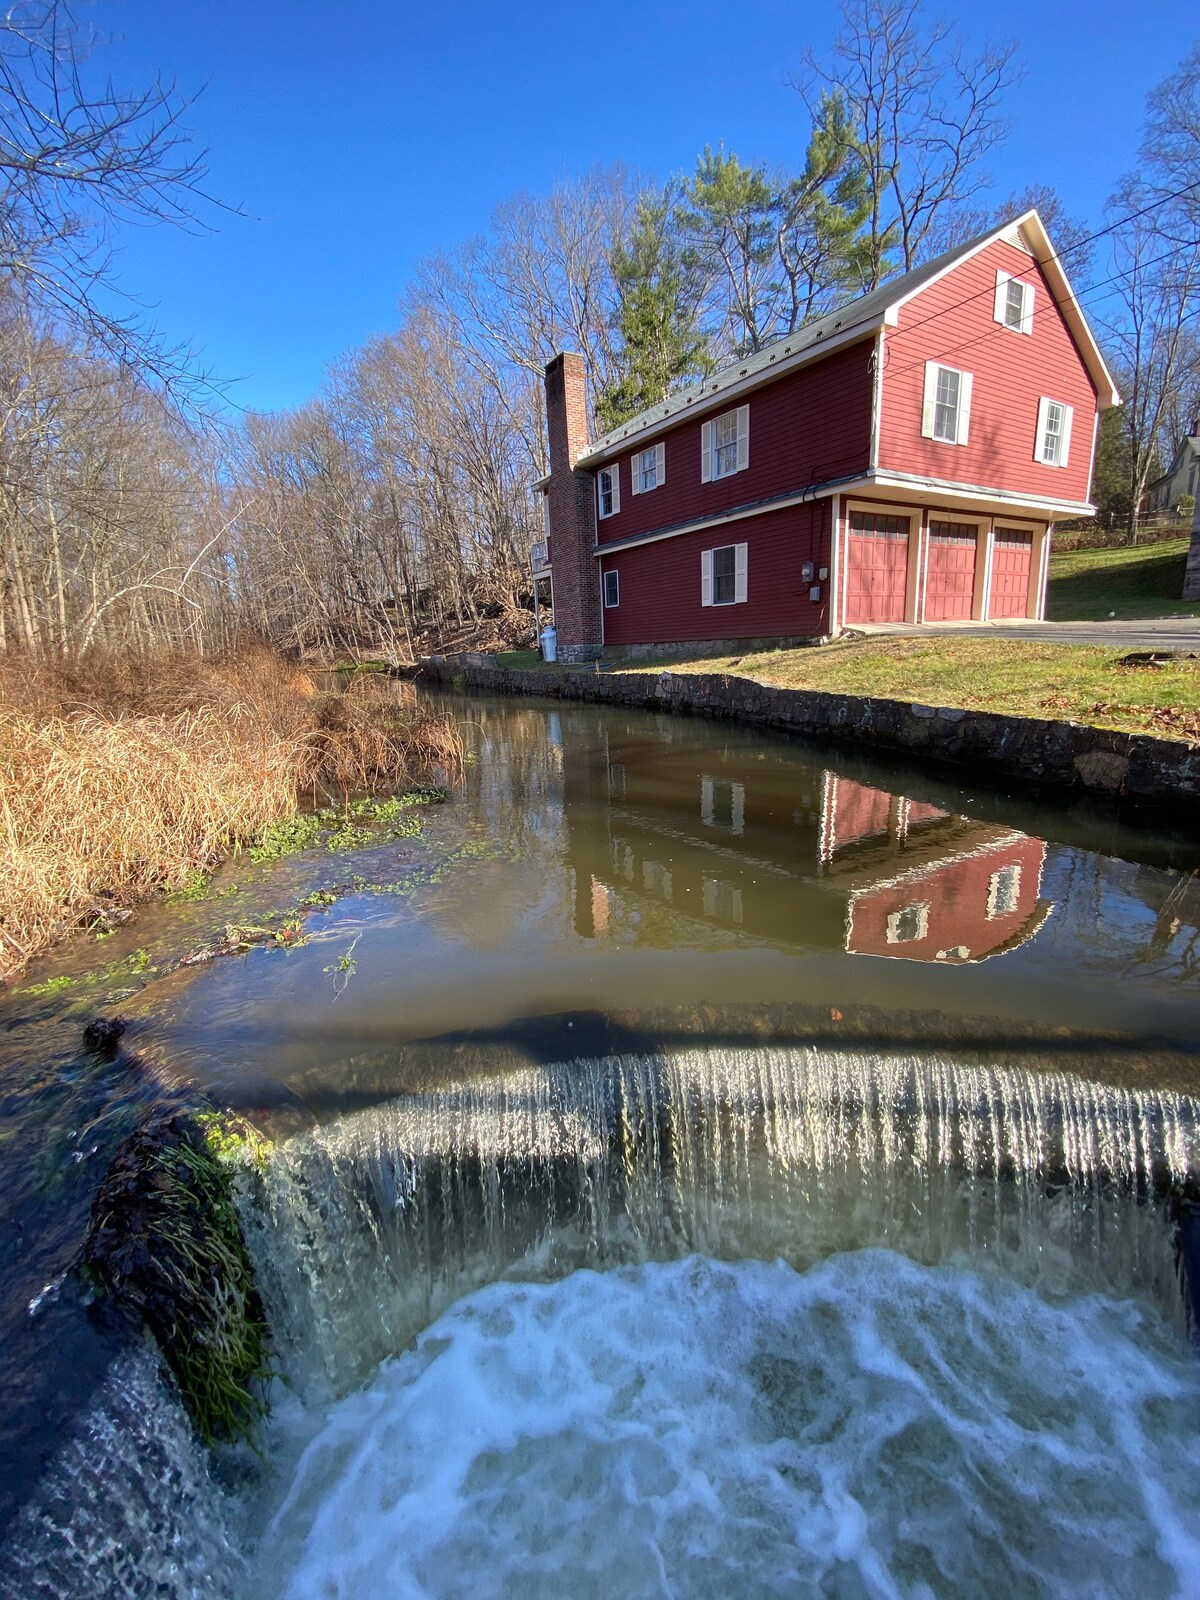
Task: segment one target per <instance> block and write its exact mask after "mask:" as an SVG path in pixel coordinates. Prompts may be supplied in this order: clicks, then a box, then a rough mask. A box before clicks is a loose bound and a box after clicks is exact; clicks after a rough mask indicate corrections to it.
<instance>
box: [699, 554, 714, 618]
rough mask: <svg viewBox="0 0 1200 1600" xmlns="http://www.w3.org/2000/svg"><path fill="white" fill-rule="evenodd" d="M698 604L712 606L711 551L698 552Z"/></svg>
mask: <svg viewBox="0 0 1200 1600" xmlns="http://www.w3.org/2000/svg"><path fill="white" fill-rule="evenodd" d="M700 604H701V605H702V606H710V605H712V551H711V550H701V552H700Z"/></svg>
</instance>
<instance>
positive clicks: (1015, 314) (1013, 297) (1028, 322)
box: [995, 272, 1034, 333]
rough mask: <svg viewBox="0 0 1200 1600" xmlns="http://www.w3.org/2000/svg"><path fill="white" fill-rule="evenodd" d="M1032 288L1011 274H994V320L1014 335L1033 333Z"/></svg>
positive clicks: (1022, 279)
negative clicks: (1010, 330) (1009, 329)
mask: <svg viewBox="0 0 1200 1600" xmlns="http://www.w3.org/2000/svg"><path fill="white" fill-rule="evenodd" d="M1033 296H1034V287H1033V284H1031V283H1026V282H1025V280H1024V278H1014V277H1013V276H1012V274H1011V273H1008V272H997V274H996V308H995V318H996V321H997V322H998V323H1000V324H1001V326H1002V327H1005V328H1011V329H1012V330H1013V332H1014V333H1032V332H1033Z"/></svg>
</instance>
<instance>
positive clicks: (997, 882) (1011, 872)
mask: <svg viewBox="0 0 1200 1600" xmlns="http://www.w3.org/2000/svg"><path fill="white" fill-rule="evenodd" d="M1020 898H1021V863H1020V862H1019V861H1013V862H1010V863H1009V865H1008V866H1007V867H1001V868H1000V870H999V872H993V873H992V875H991V877H990V878H989V879H988V898H987V914H988V916H989V917H1006V916H1008V914H1009V913H1010V912H1012V911H1015V910H1016V909H1017V904H1018V902H1019V900H1020Z"/></svg>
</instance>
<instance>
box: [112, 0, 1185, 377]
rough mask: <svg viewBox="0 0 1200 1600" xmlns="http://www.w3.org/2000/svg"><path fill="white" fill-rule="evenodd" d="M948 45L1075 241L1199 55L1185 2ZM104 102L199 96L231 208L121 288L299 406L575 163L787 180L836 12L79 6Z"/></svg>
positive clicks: (146, 0)
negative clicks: (972, 69) (1181, 71)
mask: <svg viewBox="0 0 1200 1600" xmlns="http://www.w3.org/2000/svg"><path fill="white" fill-rule="evenodd" d="M933 9H934V11H935V12H936V13H937V14H941V15H944V16H948V17H950V18H951V19H952V20H956V21H958V23H959V25H960V26H961V27H962V29H963V31H964V32H965V33H966V34H967V36H968V38H970V39H973V40H975V41H976V42H978V40H979V39H980V38H981V37H982V35H983V33H984V32H985V31H986V32H988V33H990V35H991V36H992V37H996V38H1002V37H1014V38H1016V40H1017V41H1018V43H1019V45H1020V47H1021V52H1022V56H1023V58H1024V60H1025V63H1026V65H1027V68H1028V73H1027V76H1026V78H1025V80H1024V82H1023V83H1021V84H1020V85H1019V86H1018V87H1017V88H1016V89H1015V90H1014V91H1012V93H1011V95H1010V97H1009V100H1008V102H1007V108H1008V113H1009V115H1010V117H1011V118H1012V120H1013V122H1014V124H1015V126H1014V130H1013V134H1012V137H1011V139H1010V140H1009V142H1008V143H1007V144H1006V145H1005V146H1004V147H1003V149H1002V150H1001V151H999V152H998V153H997V154H996V156H995V158H994V159H993V161H992V163H991V165H992V169H993V170H994V172H995V174H996V178H997V198H998V199H999V198H1003V197H1004V196H1005V195H1007V194H1008V193H1010V192H1012V191H1014V190H1017V189H1020V188H1023V187H1025V186H1027V185H1028V184H1031V183H1035V182H1044V183H1049V184H1051V185H1053V186H1054V187H1055V188H1057V189H1058V190H1059V191H1060V193H1061V194H1062V196H1063V198H1064V200H1065V201H1066V203H1067V205H1068V207H1069V208H1070V209H1071V210H1072V211H1073V212H1074V213H1075V214H1078V215H1081V216H1083V217H1085V218H1093V217H1096V216H1097V215H1098V213H1099V211H1100V208H1101V207H1102V205H1103V203H1104V199H1105V197H1106V195H1107V193H1108V192H1109V190H1110V188H1111V187H1112V184H1113V181H1114V179H1115V178H1116V177H1117V175H1118V174H1119V173H1120V172H1121V171H1122V170H1123V169H1124V168H1126V167H1127V166H1128V165H1129V164H1130V162H1131V160H1132V158H1133V154H1134V151H1135V149H1136V146H1137V141H1138V136H1139V131H1140V125H1141V120H1142V109H1143V102H1144V98H1145V94H1146V91H1147V90H1148V89H1149V88H1150V87H1152V86H1153V85H1154V84H1155V83H1157V82H1158V81H1159V80H1160V79H1161V78H1163V77H1164V76H1165V75H1166V74H1167V73H1168V72H1170V71H1171V70H1173V68H1174V67H1175V65H1176V64H1177V62H1178V60H1179V58H1180V56H1181V55H1182V54H1183V52H1184V50H1185V49H1186V48H1187V46H1188V45H1189V43H1190V42H1191V41H1192V40H1193V39H1195V38H1196V37H1200V12H1197V10H1196V8H1195V5H1194V0H1142V3H1141V4H1139V5H1137V6H1130V5H1129V4H1128V3H1127V0H1093V3H1090V4H1083V3H1080V0H1058V3H1057V4H1054V5H1050V4H1046V3H1044V0H1043V3H1040V4H1036V5H1034V4H1029V3H1027V0H1022V3H1020V4H1010V5H1008V6H1007V7H997V8H995V9H994V10H991V8H988V9H989V12H990V17H991V19H992V20H991V25H989V26H988V27H987V28H986V30H985V28H984V27H983V26H981V24H980V22H979V20H978V19H979V17H980V15H981V12H982V11H983V9H984V8H980V7H976V6H968V5H966V4H964V3H963V0H958V3H957V4H953V3H951V4H947V5H945V6H943V7H940V8H939V7H934V8H933ZM85 15H86V16H87V17H88V19H89V20H90V22H91V23H92V25H93V26H95V27H97V28H98V29H100V30H101V31H102V32H104V33H105V34H107V35H109V36H110V39H111V41H112V42H111V43H110V44H109V45H108V46H106V47H105V48H104V50H103V52H102V53H101V55H100V57H99V58H98V64H100V65H103V66H104V67H105V68H106V69H107V70H109V71H110V72H111V73H112V75H113V76H114V78H115V79H116V80H117V81H118V83H120V84H122V85H134V84H140V83H142V82H144V81H145V80H146V79H148V78H149V77H151V76H152V75H153V74H154V73H155V72H161V73H162V74H163V75H164V76H166V77H173V78H175V79H176V80H177V81H178V83H179V85H180V87H181V88H182V89H183V90H184V91H186V92H196V91H203V92H202V93H200V94H199V98H198V99H197V101H196V103H195V105H194V106H193V107H192V109H191V111H190V112H189V114H188V117H187V126H188V128H189V130H190V131H192V132H193V133H194V135H195V137H196V139H197V141H198V142H199V143H200V144H201V145H206V146H207V147H208V149H209V153H210V154H209V165H210V172H211V176H210V180H209V187H210V188H211V189H212V190H213V192H215V193H216V194H218V195H219V196H220V197H221V198H222V199H224V200H226V201H228V202H231V203H235V204H240V205H241V206H242V207H243V208H244V210H245V211H246V213H247V216H246V217H245V218H239V217H222V218H219V219H218V228H217V231H215V232H214V233H212V234H210V235H207V236H201V237H196V236H194V235H189V234H185V233H181V232H178V231H176V230H172V229H168V228H155V229H145V228H143V229H138V230H131V231H130V232H129V233H127V234H126V235H125V237H124V239H123V240H122V256H121V262H120V270H121V275H122V281H123V283H124V284H125V286H126V287H127V288H128V289H129V290H130V291H131V292H134V293H136V294H137V295H138V296H139V297H140V298H141V300H143V301H144V302H146V303H147V304H148V305H149V306H150V308H151V315H152V317H153V319H154V320H155V321H156V323H157V324H158V326H159V327H160V328H161V329H162V330H163V331H164V333H165V334H166V335H167V336H168V337H169V338H170V339H172V340H176V341H191V342H193V343H194V344H195V345H196V346H197V347H198V349H199V350H200V352H201V355H202V359H203V361H204V363H205V365H206V366H207V367H209V368H210V369H211V370H212V371H213V372H214V373H216V374H218V375H220V376H222V377H224V378H227V379H237V380H240V381H238V382H235V383H233V384H232V385H231V386H230V389H229V393H230V397H231V399H233V400H234V401H236V402H237V403H238V404H240V405H243V406H248V407H257V408H273V407H277V406H292V405H297V404H300V403H301V402H303V401H304V400H305V399H307V398H308V397H309V396H311V395H312V394H313V392H314V391H315V390H316V388H317V386H318V385H319V383H320V381H321V377H322V374H323V372H324V370H325V368H326V366H327V365H328V363H329V362H331V361H332V360H334V359H335V358H336V357H337V356H338V355H339V354H341V353H342V352H343V351H344V350H346V349H348V348H349V347H350V346H352V345H355V344H358V343H361V342H362V341H363V340H365V339H366V338H368V337H369V336H370V335H371V334H372V333H376V332H380V331H382V330H384V329H386V328H388V327H390V326H391V325H392V324H393V323H394V320H395V304H396V298H397V296H398V294H399V293H400V292H401V291H402V289H403V287H404V285H405V282H406V279H407V277H408V275H409V274H410V272H411V270H412V266H413V264H414V262H416V261H419V260H420V259H421V258H422V257H423V256H426V255H428V254H430V253H431V252H432V251H435V250H438V249H444V248H449V247H452V246H454V245H455V244H456V243H458V242H460V241H462V240H464V239H466V238H469V237H470V236H471V235H472V234H475V233H478V232H480V231H482V230H483V229H484V227H485V226H486V222H487V217H488V213H489V211H490V209H491V207H492V206H493V205H495V204H496V202H497V201H499V200H501V199H502V198H503V197H504V196H505V195H507V194H510V193H512V192H513V191H514V190H517V189H520V188H527V189H530V190H534V191H542V190H545V189H546V188H548V187H549V185H550V184H551V183H552V182H553V181H554V180H555V178H557V177H561V176H564V175H568V174H571V173H575V172H579V171H582V170H583V169H585V168H586V167H588V166H589V165H592V164H593V163H597V162H599V163H607V162H611V161H622V162H624V163H626V164H627V165H628V166H630V167H632V168H634V169H636V170H639V171H645V172H647V173H652V174H656V175H661V176H665V175H666V174H668V173H670V172H673V171H680V170H686V169H690V168H691V166H692V164H693V163H694V160H695V157H696V154H697V152H698V151H699V150H700V148H701V147H702V146H703V145H704V144H705V143H706V142H709V143H713V144H715V143H717V142H718V141H719V140H724V142H725V144H726V145H727V146H729V147H731V148H732V149H734V150H736V151H737V152H738V154H739V155H740V156H741V157H742V158H743V159H744V160H752V159H761V160H765V161H767V162H770V163H780V164H786V165H798V164H799V163H800V162H801V161H802V160H803V152H804V145H805V141H806V133H807V129H806V124H805V120H804V116H803V109H802V106H801V103H800V100H799V97H798V96H797V95H796V94H795V92H794V91H793V90H791V89H789V88H788V86H787V79H788V76H789V74H790V73H791V72H793V71H794V69H795V68H796V66H797V64H798V62H799V59H800V56H801V53H802V52H803V50H804V48H805V46H806V45H809V44H811V45H812V46H813V47H814V48H815V49H816V50H818V51H820V50H822V49H824V47H826V46H827V45H828V43H829V41H830V39H831V38H832V36H833V33H834V31H835V28H836V25H837V8H836V3H835V0H808V3H804V4H797V3H788V0H738V3H736V4H730V3H729V0H720V3H719V0H690V3H687V4H675V3H672V4H660V3H656V0H640V3H638V0H618V3H615V4H611V5H604V6H598V7H597V6H593V7H590V8H586V7H574V6H567V5H562V4H553V3H549V0H539V3H535V0H510V3H507V4H503V5H500V4H494V3H488V0H430V3H429V4H427V5H424V6H415V5H412V4H410V3H408V0H391V3H387V0H340V3H330V0H325V3H323V4H316V3H313V0H287V3H284V0H240V3H235V0H205V3H204V4H203V5H201V4H198V3H196V0H95V3H94V4H92V5H91V6H89V7H87V8H85Z"/></svg>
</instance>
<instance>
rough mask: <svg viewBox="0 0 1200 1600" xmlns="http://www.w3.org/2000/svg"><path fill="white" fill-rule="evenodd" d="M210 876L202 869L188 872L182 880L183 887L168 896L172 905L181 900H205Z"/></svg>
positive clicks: (198, 868)
mask: <svg viewBox="0 0 1200 1600" xmlns="http://www.w3.org/2000/svg"><path fill="white" fill-rule="evenodd" d="M211 881H212V880H211V877H210V875H209V874H208V873H207V872H206V871H205V870H204V868H203V867H197V868H196V869H195V870H194V871H193V872H189V873H188V875H187V877H186V878H185V879H184V880H183V887H182V888H180V889H176V891H175V893H174V894H172V895H170V896H168V898H169V899H170V900H171V902H172V903H175V902H178V901H181V900H207V899H208V889H209V884H210V883H211Z"/></svg>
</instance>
